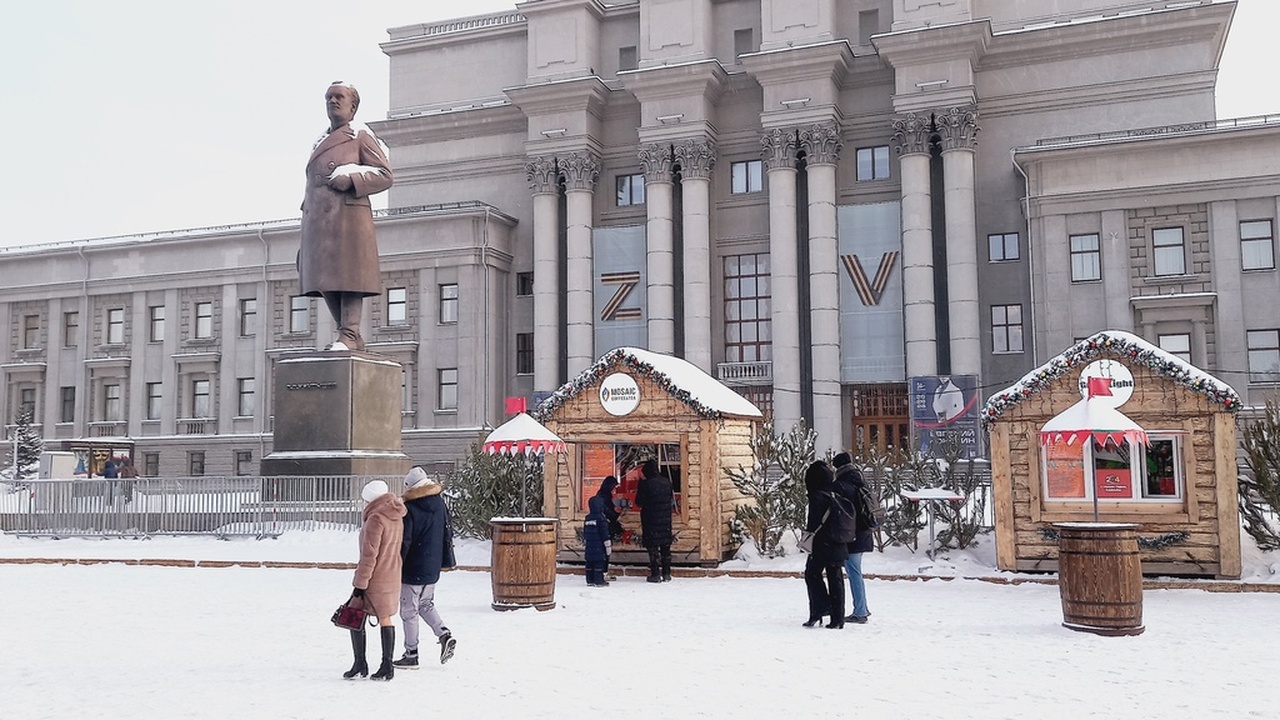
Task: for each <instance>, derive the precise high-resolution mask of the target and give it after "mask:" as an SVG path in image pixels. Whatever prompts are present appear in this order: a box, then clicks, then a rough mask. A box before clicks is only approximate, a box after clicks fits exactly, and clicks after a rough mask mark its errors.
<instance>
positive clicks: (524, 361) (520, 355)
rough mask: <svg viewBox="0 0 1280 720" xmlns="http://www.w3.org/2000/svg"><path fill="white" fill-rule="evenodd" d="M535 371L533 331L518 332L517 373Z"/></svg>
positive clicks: (526, 373)
mask: <svg viewBox="0 0 1280 720" xmlns="http://www.w3.org/2000/svg"><path fill="white" fill-rule="evenodd" d="M531 373H533V333H516V374H517V375H529V374H531Z"/></svg>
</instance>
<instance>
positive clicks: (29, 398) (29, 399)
mask: <svg viewBox="0 0 1280 720" xmlns="http://www.w3.org/2000/svg"><path fill="white" fill-rule="evenodd" d="M18 409H19V411H20V412H23V413H26V414H27V415H29V416H30V417H31V418H32V419H33V420H34V419H35V416H36V389H35V388H33V387H24V388H22V389H21V390H19V391H18Z"/></svg>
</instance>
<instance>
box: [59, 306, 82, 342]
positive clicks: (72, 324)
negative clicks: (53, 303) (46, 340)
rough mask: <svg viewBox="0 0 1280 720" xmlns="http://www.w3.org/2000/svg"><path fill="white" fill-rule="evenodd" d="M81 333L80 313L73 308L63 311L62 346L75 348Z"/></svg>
mask: <svg viewBox="0 0 1280 720" xmlns="http://www.w3.org/2000/svg"><path fill="white" fill-rule="evenodd" d="M79 334H80V313H79V312H77V311H75V310H72V311H71V312H65V313H62V347H69V348H73V347H75V346H76V343H77V342H78V339H77V337H76V336H77V335H79Z"/></svg>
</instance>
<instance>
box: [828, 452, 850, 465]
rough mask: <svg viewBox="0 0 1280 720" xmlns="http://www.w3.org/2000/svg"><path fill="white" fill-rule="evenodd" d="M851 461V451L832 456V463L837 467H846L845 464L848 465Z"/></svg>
mask: <svg viewBox="0 0 1280 720" xmlns="http://www.w3.org/2000/svg"><path fill="white" fill-rule="evenodd" d="M851 462H853V458H851V457H849V453H847V452H842V453H840V454H839V455H836V456H835V457H833V458H831V464H832V465H834V466H836V467H844V466H845V465H848V464H849V463H851Z"/></svg>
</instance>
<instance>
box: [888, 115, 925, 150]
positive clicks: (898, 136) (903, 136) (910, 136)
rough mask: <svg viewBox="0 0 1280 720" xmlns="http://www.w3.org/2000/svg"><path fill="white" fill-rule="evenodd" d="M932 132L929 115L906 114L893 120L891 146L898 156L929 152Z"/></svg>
mask: <svg viewBox="0 0 1280 720" xmlns="http://www.w3.org/2000/svg"><path fill="white" fill-rule="evenodd" d="M932 131H933V118H931V117H930V116H929V115H919V114H916V113H908V114H907V115H904V116H901V117H896V118H894V119H893V146H894V147H895V148H896V149H897V151H898V154H899V155H916V154H923V153H927V152H929V136H930V135H931V134H932Z"/></svg>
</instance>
